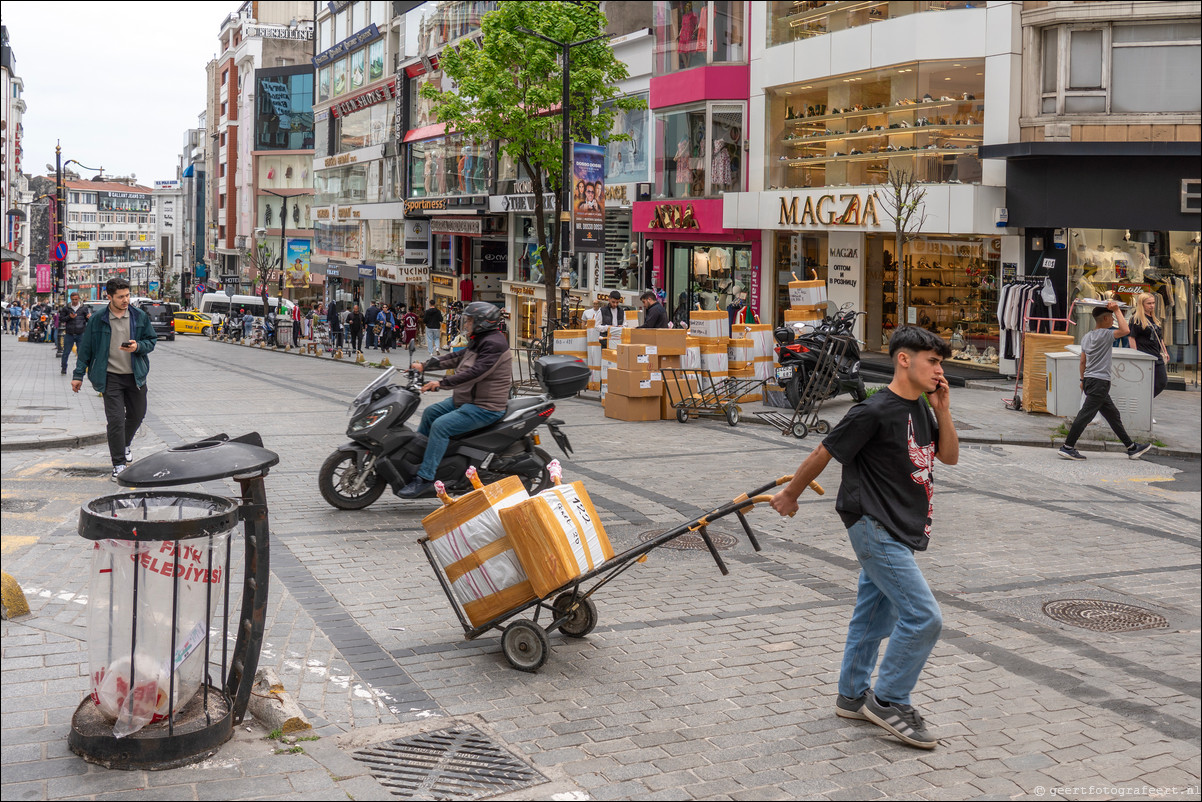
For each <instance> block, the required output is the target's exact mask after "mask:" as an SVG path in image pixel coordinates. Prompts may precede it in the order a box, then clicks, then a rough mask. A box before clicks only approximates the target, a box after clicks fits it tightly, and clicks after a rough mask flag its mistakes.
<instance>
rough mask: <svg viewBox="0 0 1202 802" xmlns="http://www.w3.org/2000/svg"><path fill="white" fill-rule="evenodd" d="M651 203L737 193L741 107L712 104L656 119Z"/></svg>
mask: <svg viewBox="0 0 1202 802" xmlns="http://www.w3.org/2000/svg"><path fill="white" fill-rule="evenodd" d="M656 127H657V130H658V131H659V142H658V148H659V150H658V152H657V154H656V184H657V197H660V198H698V197H705V196H712V195H716V194H718V193H719V192H730V191H738V190H740V189H742V187H743V131H744V130H745V129H744V113H743V105H742V104H738V103H712V104H709V105H699V106H693V107H686V108H683V109H674V110H672V111H670V112H666V113H660V114H657V115H656Z"/></svg>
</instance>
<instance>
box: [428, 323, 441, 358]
mask: <svg viewBox="0 0 1202 802" xmlns="http://www.w3.org/2000/svg"><path fill="white" fill-rule="evenodd" d="M439 339H441V332H439V330H438V329H426V350H428V351H429V352H430V356H433V355H434V352H436V351H437V350H438V341H439Z"/></svg>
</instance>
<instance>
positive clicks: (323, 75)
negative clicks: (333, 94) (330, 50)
mask: <svg viewBox="0 0 1202 802" xmlns="http://www.w3.org/2000/svg"><path fill="white" fill-rule="evenodd" d="M329 99H330V68H329V67H322V68H321V69H320V70H318V71H317V102H318V103H325V102H326V101H327V100H329Z"/></svg>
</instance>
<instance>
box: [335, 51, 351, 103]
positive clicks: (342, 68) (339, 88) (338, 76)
mask: <svg viewBox="0 0 1202 802" xmlns="http://www.w3.org/2000/svg"><path fill="white" fill-rule="evenodd" d="M348 88H349V87H347V85H346V59H344V58H340V59H338V60H337V61H335V62H334V96H335V97H337V96H338V95H341V94H342V93H343V92H345V91H346V90H347V89H348Z"/></svg>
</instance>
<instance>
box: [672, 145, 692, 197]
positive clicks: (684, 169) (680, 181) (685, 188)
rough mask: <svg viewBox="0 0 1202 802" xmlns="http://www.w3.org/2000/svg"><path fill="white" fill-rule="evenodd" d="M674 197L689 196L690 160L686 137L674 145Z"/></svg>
mask: <svg viewBox="0 0 1202 802" xmlns="http://www.w3.org/2000/svg"><path fill="white" fill-rule="evenodd" d="M675 161H676V195H675V197H678V198H683V197H686V196H687V195H688V194H689V186H690V185H691V184H692V183H693V168H692V159H691V157H690V154H689V140H688V137H682V138H681V140H680V142H678V143H677V145H676V156H675Z"/></svg>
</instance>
